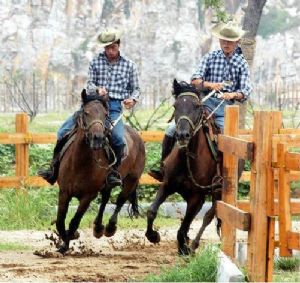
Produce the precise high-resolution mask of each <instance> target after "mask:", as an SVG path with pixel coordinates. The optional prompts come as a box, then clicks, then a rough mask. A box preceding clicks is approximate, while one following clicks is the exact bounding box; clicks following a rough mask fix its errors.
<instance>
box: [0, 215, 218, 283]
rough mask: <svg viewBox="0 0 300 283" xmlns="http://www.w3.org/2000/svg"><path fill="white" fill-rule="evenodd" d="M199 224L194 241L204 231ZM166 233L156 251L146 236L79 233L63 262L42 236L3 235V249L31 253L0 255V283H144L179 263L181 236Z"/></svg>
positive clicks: (210, 230)
mask: <svg viewBox="0 0 300 283" xmlns="http://www.w3.org/2000/svg"><path fill="white" fill-rule="evenodd" d="M200 224H201V223H200V222H199V221H196V222H195V223H194V224H193V225H192V227H191V230H190V236H191V238H193V236H194V235H195V234H196V232H197V231H198V229H199V227H200ZM177 228H178V227H174V228H168V229H161V230H160V233H161V239H162V241H161V243H160V244H158V245H153V244H151V243H150V242H148V240H147V239H146V238H145V236H144V233H145V231H144V230H130V231H120V230H119V231H117V232H116V234H115V235H114V236H113V237H112V238H105V237H103V238H101V239H96V238H94V237H93V235H92V230H91V229H89V230H80V238H79V239H78V240H75V241H73V243H72V245H71V246H72V249H71V251H70V252H69V253H68V254H67V255H65V256H62V255H61V254H59V253H57V252H56V249H55V247H54V245H53V244H52V242H51V241H50V240H47V239H46V238H47V237H45V234H47V235H48V236H49V235H51V232H50V231H49V232H40V231H9V232H8V231H0V242H1V243H5V242H7V243H9V242H11V243H19V244H23V245H27V246H29V247H31V248H30V249H29V250H26V251H8V252H0V281H14V282H28V281H31V282H49V281H51V282H53V281H75V282H77V281H80V282H82V281H93V282H94V281H98V282H99V281H140V280H143V278H145V276H147V275H148V274H149V273H159V272H160V270H161V268H162V267H163V266H167V265H172V264H174V263H175V262H176V261H177V260H178V256H177V244H176V231H177ZM205 239H210V240H209V241H218V236H217V234H216V232H215V223H212V224H211V225H209V226H208V227H207V230H206V231H205V233H204V241H207V240H205Z"/></svg>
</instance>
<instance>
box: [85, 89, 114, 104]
mask: <svg viewBox="0 0 300 283" xmlns="http://www.w3.org/2000/svg"><path fill="white" fill-rule="evenodd" d="M107 100H108V97H107V96H102V95H99V94H98V91H96V90H95V92H94V93H93V94H89V95H88V94H87V93H86V90H85V89H83V90H82V92H81V102H82V104H83V106H84V105H86V104H87V103H89V102H91V101H99V102H101V103H102V104H103V106H104V107H105V108H107V107H108V105H107Z"/></svg>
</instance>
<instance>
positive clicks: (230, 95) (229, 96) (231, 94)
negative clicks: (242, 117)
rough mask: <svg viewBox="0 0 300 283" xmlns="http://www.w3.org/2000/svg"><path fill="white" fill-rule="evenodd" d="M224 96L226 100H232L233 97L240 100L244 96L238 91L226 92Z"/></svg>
mask: <svg viewBox="0 0 300 283" xmlns="http://www.w3.org/2000/svg"><path fill="white" fill-rule="evenodd" d="M222 98H223V99H225V100H231V99H236V100H240V99H242V98H243V94H242V93H238V92H224V93H223V95H222Z"/></svg>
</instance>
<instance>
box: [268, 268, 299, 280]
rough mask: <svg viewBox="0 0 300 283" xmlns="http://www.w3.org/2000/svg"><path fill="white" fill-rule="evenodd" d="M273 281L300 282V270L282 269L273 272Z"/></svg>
mask: <svg viewBox="0 0 300 283" xmlns="http://www.w3.org/2000/svg"><path fill="white" fill-rule="evenodd" d="M273 282H300V271H295V272H287V271H280V272H275V273H274V274H273Z"/></svg>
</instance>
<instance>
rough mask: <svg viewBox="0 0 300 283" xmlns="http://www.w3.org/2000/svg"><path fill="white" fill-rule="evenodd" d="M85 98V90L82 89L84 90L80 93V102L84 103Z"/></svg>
mask: <svg viewBox="0 0 300 283" xmlns="http://www.w3.org/2000/svg"><path fill="white" fill-rule="evenodd" d="M86 97H87V94H86V89H85V88H84V89H83V90H82V91H81V100H82V101H85V100H86Z"/></svg>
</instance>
